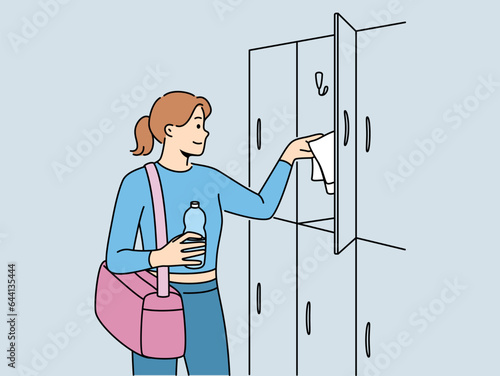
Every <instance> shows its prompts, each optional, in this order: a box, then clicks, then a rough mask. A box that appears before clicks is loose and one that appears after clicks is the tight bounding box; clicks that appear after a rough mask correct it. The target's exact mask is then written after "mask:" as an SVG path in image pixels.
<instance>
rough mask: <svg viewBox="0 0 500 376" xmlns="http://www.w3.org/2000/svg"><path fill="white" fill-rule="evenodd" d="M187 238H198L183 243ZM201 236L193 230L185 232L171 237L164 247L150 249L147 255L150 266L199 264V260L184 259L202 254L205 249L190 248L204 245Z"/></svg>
mask: <svg viewBox="0 0 500 376" xmlns="http://www.w3.org/2000/svg"><path fill="white" fill-rule="evenodd" d="M188 238H193V239H200V241H199V242H196V243H194V242H193V243H183V242H184V241H185V240H187V239H188ZM202 239H203V237H202V236H201V235H200V234H197V233H195V232H186V233H184V234H180V235H178V236H176V237H175V238H173V239H172V240H171V241H170V242H169V243H168V244H167V245H166V246H165V247H163V248H161V249H159V250H157V251H152V252H151V254H150V255H149V263H150V264H151V267H153V268H156V267H158V266H179V265H200V264H201V261H199V260H186V258H189V257H193V256H198V255H202V254H204V253H205V250H193V251H190V250H189V249H191V248H199V247H205V242H204V241H202Z"/></svg>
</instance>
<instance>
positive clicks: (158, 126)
mask: <svg viewBox="0 0 500 376" xmlns="http://www.w3.org/2000/svg"><path fill="white" fill-rule="evenodd" d="M198 106H201V108H202V110H203V113H204V115H205V119H206V118H208V117H209V116H210V113H211V112H212V108H211V106H210V103H209V102H208V100H206V99H205V98H203V97H197V96H196V95H193V94H191V93H187V92H185V91H171V92H169V93H167V94H165V95H163V96H162V97H160V98H158V99H157V100H156V101H155V103H154V104H153V106H152V107H151V111H150V113H149V116H143V117H141V118H140V119H139V120H138V121H137V123H136V125H135V141H136V143H137V147H136V148H135V149H134V150H131V152H132V154H134V155H148V154H149V153H151V151H152V150H153V144H154V139H156V141H158V142H159V143H160V144H163V141H164V140H165V126H167V125H174V126H177V127H182V126H183V125H185V124H186V123H187V122H188V121H189V119H190V118H191V116H192V114H193V112H194V110H195V109H196V107H198Z"/></svg>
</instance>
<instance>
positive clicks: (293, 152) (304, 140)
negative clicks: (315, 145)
mask: <svg viewBox="0 0 500 376" xmlns="http://www.w3.org/2000/svg"><path fill="white" fill-rule="evenodd" d="M320 137H323V134H322V133H317V134H314V135H311V136H307V137H301V138H297V139H295V140H293V141H292V142H290V143H289V144H288V146H287V147H286V149H285V151H284V152H283V154H282V155H281V158H280V160H282V161H285V162H288V163H289V164H291V165H293V162H294V161H295V160H296V159H302V158H312V157H313V153H312V152H311V149H310V148H309V142H311V141H314V140H317V139H318V138H320Z"/></svg>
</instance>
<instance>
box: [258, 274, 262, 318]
mask: <svg viewBox="0 0 500 376" xmlns="http://www.w3.org/2000/svg"><path fill="white" fill-rule="evenodd" d="M261 295H262V293H261V287H260V282H259V283H257V313H258V314H259V315H260V312H261V307H262V305H261V301H262V298H261Z"/></svg>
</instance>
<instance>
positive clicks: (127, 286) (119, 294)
mask: <svg viewBox="0 0 500 376" xmlns="http://www.w3.org/2000/svg"><path fill="white" fill-rule="evenodd" d="M144 167H145V168H146V172H147V175H148V180H149V185H150V188H151V193H152V197H153V212H154V221H155V229H156V248H157V249H160V248H162V247H164V246H165V245H166V244H167V227H166V217H165V206H164V201H163V193H162V190H161V184H160V178H159V176H158V171H157V170H156V167H155V165H154V163H148V164H146V165H145V166H144ZM157 270H158V277H155V276H154V275H152V274H151V273H149V272H148V271H146V270H143V271H140V272H135V273H126V274H114V273H111V272H110V271H109V270H108V268H107V267H106V261H104V262H103V263H102V264H101V267H100V268H99V274H98V276H97V286H96V295H95V313H96V316H97V318H98V319H99V321H100V322H101V324H102V325H103V326H104V328H106V330H107V331H108V332H109V333H110V334H111V335H112V336H113V337H115V338H116V339H117V340H118V341H119V342H121V343H122V344H123V345H124V346H125V347H127V348H129V349H130V350H132V351H134V352H136V353H138V354H140V355H142V356H146V357H150V358H179V357H181V356H183V355H184V351H185V344H186V335H185V329H184V313H183V309H182V299H181V296H180V294H179V292H178V291H177V290H176V289H174V288H173V287H172V286H169V275H168V267H163V266H162V267H158V268H157Z"/></svg>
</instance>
